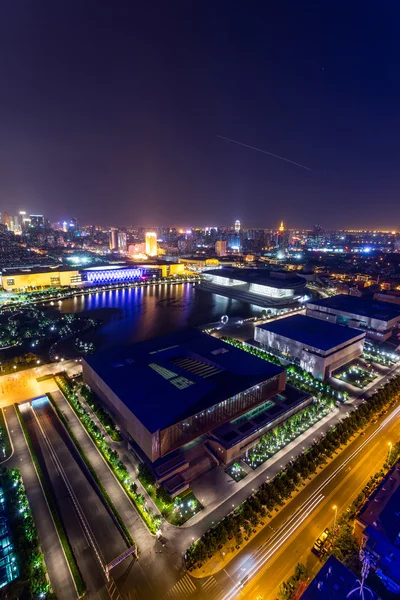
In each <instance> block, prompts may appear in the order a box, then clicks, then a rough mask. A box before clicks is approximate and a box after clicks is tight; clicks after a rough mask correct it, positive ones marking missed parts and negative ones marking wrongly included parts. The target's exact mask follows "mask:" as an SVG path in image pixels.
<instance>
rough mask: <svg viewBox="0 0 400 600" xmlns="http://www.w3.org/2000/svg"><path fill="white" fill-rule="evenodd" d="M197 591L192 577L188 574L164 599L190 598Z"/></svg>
mask: <svg viewBox="0 0 400 600" xmlns="http://www.w3.org/2000/svg"><path fill="white" fill-rule="evenodd" d="M196 590H197V588H196V586H195V584H194V583H193V581H192V579H191V577H190V576H189V575H188V574H186V575H184V576H183V577H182V578H181V579H179V581H177V582H176V583H175V585H173V586H172V588H171V589H170V590H169V592H167V593H166V594H165V596H164V598H189V596H191V595H192V594H193V593H194V592H195V591H196Z"/></svg>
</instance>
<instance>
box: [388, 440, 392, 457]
mask: <svg viewBox="0 0 400 600" xmlns="http://www.w3.org/2000/svg"><path fill="white" fill-rule="evenodd" d="M388 446H389V456H388V462H390V456H391V454H392V446H393V444H392V442H388Z"/></svg>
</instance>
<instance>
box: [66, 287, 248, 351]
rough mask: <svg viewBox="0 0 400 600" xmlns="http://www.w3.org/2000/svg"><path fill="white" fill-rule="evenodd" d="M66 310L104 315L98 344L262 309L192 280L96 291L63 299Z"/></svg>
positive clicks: (117, 342)
mask: <svg viewBox="0 0 400 600" xmlns="http://www.w3.org/2000/svg"><path fill="white" fill-rule="evenodd" d="M59 310H60V311H61V312H63V313H83V312H84V313H87V314H88V315H89V314H90V315H91V316H93V317H95V318H98V319H101V320H102V321H103V325H102V326H101V327H100V328H99V330H98V331H97V334H96V342H97V346H98V347H109V346H116V345H123V344H127V343H130V342H135V341H139V340H142V339H147V338H151V337H155V336H158V335H163V334H166V333H170V332H172V331H178V330H181V329H185V328H187V327H195V326H197V325H202V324H205V323H210V322H212V321H217V320H219V319H220V318H221V316H222V315H225V314H227V315H228V316H229V317H242V318H246V317H249V316H252V315H254V314H258V313H259V312H260V309H259V308H257V307H254V306H250V305H248V304H246V303H243V302H240V301H238V300H232V299H230V298H225V297H224V296H219V295H218V294H211V293H210V292H205V291H203V290H199V289H197V288H196V287H195V286H193V285H192V284H190V283H187V284H181V285H162V286H158V285H151V286H149V287H146V288H144V287H143V288H142V287H139V288H124V289H118V290H110V291H106V292H95V291H94V292H93V293H91V294H88V295H85V296H78V297H76V298H73V299H72V298H71V299H67V300H64V301H63V303H62V305H61V306H60V307H59Z"/></svg>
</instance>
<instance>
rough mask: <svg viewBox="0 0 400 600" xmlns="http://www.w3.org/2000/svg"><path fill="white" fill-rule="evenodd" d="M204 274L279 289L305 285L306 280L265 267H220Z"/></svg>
mask: <svg viewBox="0 0 400 600" xmlns="http://www.w3.org/2000/svg"><path fill="white" fill-rule="evenodd" d="M204 273H205V275H216V276H218V277H228V278H230V279H237V280H238V281H243V282H244V283H258V284H259V285H269V286H270V287H274V288H280V289H292V288H300V287H305V285H306V283H307V282H306V281H305V279H304V278H303V277H299V276H298V275H295V274H293V273H291V272H290V271H271V270H269V269H267V268H260V269H242V268H238V267H222V268H221V269H207V271H205V272H204Z"/></svg>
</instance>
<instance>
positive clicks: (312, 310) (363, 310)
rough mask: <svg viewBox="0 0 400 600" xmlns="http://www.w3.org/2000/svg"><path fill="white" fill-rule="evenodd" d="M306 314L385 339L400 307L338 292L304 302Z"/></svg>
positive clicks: (398, 316)
mask: <svg viewBox="0 0 400 600" xmlns="http://www.w3.org/2000/svg"><path fill="white" fill-rule="evenodd" d="M306 307H307V315H309V316H310V317H315V318H317V319H323V320H324V321H330V322H331V323H337V324H339V325H347V326H348V327H353V328H358V329H361V330H362V331H365V333H366V335H367V337H369V338H372V339H375V340H378V341H380V342H383V341H386V340H387V339H388V338H390V337H391V335H392V334H393V332H394V330H395V329H396V328H398V326H399V323H400V306H396V305H391V304H389V303H387V302H380V301H378V300H366V299H364V298H358V297H357V296H346V295H345V294H339V295H338V296H332V297H330V298H324V299H323V300H316V301H315V300H311V301H310V302H307V305H306Z"/></svg>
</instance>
